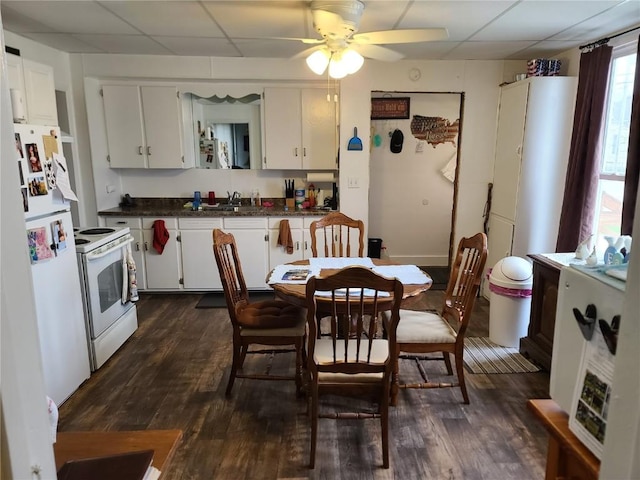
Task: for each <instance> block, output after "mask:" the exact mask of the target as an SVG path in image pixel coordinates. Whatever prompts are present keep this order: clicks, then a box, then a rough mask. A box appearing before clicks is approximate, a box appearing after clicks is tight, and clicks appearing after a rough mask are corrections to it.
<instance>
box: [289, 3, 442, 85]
mask: <svg viewBox="0 0 640 480" xmlns="http://www.w3.org/2000/svg"><path fill="white" fill-rule="evenodd" d="M364 8H365V5H364V3H363V2H361V1H360V0H313V1H312V2H311V13H312V16H313V27H314V28H315V30H316V31H317V32H318V33H319V34H320V36H321V37H322V38H320V39H315V38H298V39H292V40H300V41H302V42H303V43H306V44H311V45H315V46H313V47H310V48H308V49H306V50H304V51H303V52H301V53H300V54H298V55H296V58H299V57H304V56H307V55H308V57H307V65H308V66H309V68H311V70H312V71H313V72H314V73H316V74H318V75H322V74H323V73H324V71H325V70H326V69H327V67H329V76H331V77H332V78H343V77H345V76H346V75H348V74H350V73H355V72H356V71H358V70H359V69H360V67H362V64H363V63H364V58H363V57H367V58H372V59H375V60H382V61H396V60H399V59H401V58H403V57H404V55H402V54H401V53H398V52H396V51H394V50H391V49H389V48H386V47H382V46H380V45H389V44H399V43H417V42H429V41H434V40H443V39H446V38H448V36H449V34H448V32H447V29H446V28H421V29H407V30H380V31H375V32H363V33H358V29H359V27H360V19H361V18H362V14H363V12H364Z"/></svg>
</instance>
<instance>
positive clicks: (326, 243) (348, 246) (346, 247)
mask: <svg viewBox="0 0 640 480" xmlns="http://www.w3.org/2000/svg"><path fill="white" fill-rule="evenodd" d="M310 232H311V253H312V255H313V256H314V257H351V256H353V257H362V256H363V255H364V223H363V222H362V220H354V219H353V218H349V217H347V216H346V215H345V214H344V213H340V212H331V213H329V214H327V215H325V216H324V217H322V218H321V219H320V220H315V221H314V222H311V226H310ZM318 240H319V241H318ZM356 240H357V242H358V243H357V245H358V251H357V252H355V251H354V250H352V245H354V246H355V242H356ZM318 243H320V245H318ZM318 247H321V250H320V252H321V253H320V254H318Z"/></svg>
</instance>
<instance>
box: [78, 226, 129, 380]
mask: <svg viewBox="0 0 640 480" xmlns="http://www.w3.org/2000/svg"><path fill="white" fill-rule="evenodd" d="M73 233H74V237H75V243H76V254H77V257H78V265H79V269H80V285H81V287H82V297H83V307H84V316H85V324H86V329H87V342H88V345H89V361H90V364H91V371H95V370H97V369H98V368H100V367H101V366H102V365H103V364H104V363H105V362H106V361H107V360H108V359H109V358H110V357H111V356H112V355H113V354H114V353H115V352H116V350H118V349H119V348H120V347H121V346H122V344H123V343H124V342H125V341H126V340H127V339H128V338H129V337H130V336H131V335H132V334H133V332H135V331H136V329H137V328H138V318H137V313H136V306H135V304H134V303H133V302H131V301H129V299H128V292H129V290H128V287H129V283H128V282H129V275H128V274H129V272H128V271H127V265H126V257H127V249H128V248H129V244H130V243H131V242H132V241H133V237H132V236H131V235H130V233H129V227H115V228H111V227H109V228H103V227H92V228H88V227H87V228H74V232H73Z"/></svg>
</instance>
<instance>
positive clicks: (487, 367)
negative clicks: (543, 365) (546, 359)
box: [464, 337, 540, 373]
mask: <svg viewBox="0 0 640 480" xmlns="http://www.w3.org/2000/svg"><path fill="white" fill-rule="evenodd" d="M464 365H465V367H466V368H467V370H468V371H470V372H471V373H530V372H537V371H539V370H540V369H539V368H538V367H537V366H535V365H534V364H533V363H531V362H530V361H529V360H527V359H526V358H525V357H524V356H523V355H521V354H520V352H518V349H517V348H509V347H501V346H500V345H496V344H495V343H493V342H492V341H491V340H489V338H487V337H467V338H465V340H464Z"/></svg>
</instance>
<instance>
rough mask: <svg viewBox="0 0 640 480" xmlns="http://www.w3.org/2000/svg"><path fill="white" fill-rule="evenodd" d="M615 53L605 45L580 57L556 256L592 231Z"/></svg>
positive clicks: (570, 250) (573, 246)
mask: <svg viewBox="0 0 640 480" xmlns="http://www.w3.org/2000/svg"><path fill="white" fill-rule="evenodd" d="M612 51H613V48H612V47H610V46H608V45H605V46H602V47H598V48H596V49H594V50H592V51H591V52H588V53H583V54H582V55H581V56H580V73H579V76H578V93H577V95H576V110H575V115H574V117H573V135H572V136H571V150H570V152H569V164H568V166H567V177H566V181H565V187H564V200H563V202H562V211H561V213H560V226H559V229H558V241H557V243H556V252H573V251H574V250H575V249H576V247H577V246H578V243H580V241H582V240H584V239H585V238H587V237H588V236H589V235H591V232H592V230H593V216H594V211H595V205H596V196H597V187H598V174H599V169H600V161H599V160H600V141H601V135H600V133H601V126H602V119H603V117H604V101H605V96H606V92H607V83H608V80H609V64H610V62H611V52H612Z"/></svg>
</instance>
